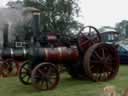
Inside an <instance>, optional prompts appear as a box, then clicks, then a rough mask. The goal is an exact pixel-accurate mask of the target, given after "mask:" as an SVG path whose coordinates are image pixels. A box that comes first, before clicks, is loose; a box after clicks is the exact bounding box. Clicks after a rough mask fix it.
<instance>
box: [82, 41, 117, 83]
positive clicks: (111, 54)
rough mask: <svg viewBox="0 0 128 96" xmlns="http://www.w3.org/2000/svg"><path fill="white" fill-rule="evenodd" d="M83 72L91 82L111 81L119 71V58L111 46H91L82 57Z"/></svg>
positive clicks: (101, 44)
mask: <svg viewBox="0 0 128 96" xmlns="http://www.w3.org/2000/svg"><path fill="white" fill-rule="evenodd" d="M83 65H84V70H85V73H86V74H87V76H88V77H89V78H90V79H91V80H93V81H107V80H111V79H113V78H114V77H115V76H116V75H117V72H118V69H119V57H118V53H117V51H116V49H115V48H114V47H112V46H111V45H108V44H104V43H97V44H94V45H93V46H91V47H90V48H89V49H88V50H87V52H86V54H85V56H84V62H83Z"/></svg>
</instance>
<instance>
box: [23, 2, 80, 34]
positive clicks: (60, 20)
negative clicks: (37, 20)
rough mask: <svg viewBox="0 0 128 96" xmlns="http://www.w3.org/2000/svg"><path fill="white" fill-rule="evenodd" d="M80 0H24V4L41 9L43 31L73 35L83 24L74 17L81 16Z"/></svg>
mask: <svg viewBox="0 0 128 96" xmlns="http://www.w3.org/2000/svg"><path fill="white" fill-rule="evenodd" d="M77 2H78V0H36V1H35V0H24V6H27V7H28V6H29V7H35V8H38V9H39V10H40V11H41V32H58V33H60V34H62V35H63V34H64V35H69V34H70V35H71V34H72V33H73V32H76V31H78V29H79V28H80V27H81V26H82V24H80V23H79V22H78V21H76V20H75V19H74V17H75V16H79V10H80V9H79V6H78V4H77Z"/></svg>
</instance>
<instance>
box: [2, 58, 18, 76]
mask: <svg viewBox="0 0 128 96" xmlns="http://www.w3.org/2000/svg"><path fill="white" fill-rule="evenodd" d="M0 70H1V75H2V77H8V76H13V75H16V73H17V70H16V63H15V62H14V60H12V59H6V60H3V59H2V60H0Z"/></svg>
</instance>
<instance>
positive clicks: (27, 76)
mask: <svg viewBox="0 0 128 96" xmlns="http://www.w3.org/2000/svg"><path fill="white" fill-rule="evenodd" d="M30 64H31V61H26V62H24V63H23V64H22V65H21V67H20V70H19V80H20V81H21V83H23V84H25V85H30V84H31V71H30Z"/></svg>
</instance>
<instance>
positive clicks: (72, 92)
mask: <svg viewBox="0 0 128 96" xmlns="http://www.w3.org/2000/svg"><path fill="white" fill-rule="evenodd" d="M107 85H114V86H116V88H117V90H118V92H122V90H124V89H126V88H128V66H124V65H123V66H121V67H120V70H119V73H118V76H117V77H116V78H115V80H112V81H109V82H98V83H95V82H91V81H80V80H73V79H71V78H70V76H69V75H67V74H63V75H61V81H60V84H59V86H58V87H57V88H56V89H54V90H52V91H46V92H37V91H36V90H35V89H34V88H32V86H25V85H23V84H21V83H20V82H19V81H18V79H17V78H16V77H15V78H6V79H0V96H99V93H100V91H101V90H102V88H103V87H105V86H107Z"/></svg>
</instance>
